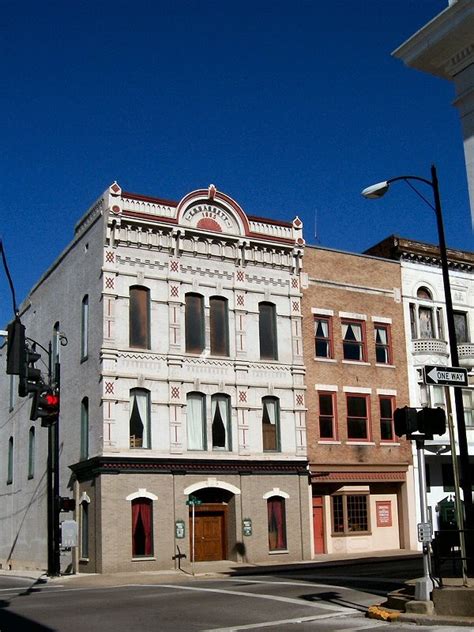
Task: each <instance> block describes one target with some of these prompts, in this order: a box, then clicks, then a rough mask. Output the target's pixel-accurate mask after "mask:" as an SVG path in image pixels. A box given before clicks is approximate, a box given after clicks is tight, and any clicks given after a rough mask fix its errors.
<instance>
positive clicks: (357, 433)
mask: <svg viewBox="0 0 474 632" xmlns="http://www.w3.org/2000/svg"><path fill="white" fill-rule="evenodd" d="M368 426H369V420H368V416H367V397H366V396H365V395H347V438H348V439H362V440H367V439H368V438H369V427H368Z"/></svg>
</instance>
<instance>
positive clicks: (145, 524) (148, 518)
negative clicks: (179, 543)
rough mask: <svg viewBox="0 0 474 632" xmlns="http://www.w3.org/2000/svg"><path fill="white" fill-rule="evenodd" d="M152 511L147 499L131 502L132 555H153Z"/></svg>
mask: <svg viewBox="0 0 474 632" xmlns="http://www.w3.org/2000/svg"><path fill="white" fill-rule="evenodd" d="M152 517H153V509H152V501H151V500H150V499H149V498H136V499H135V500H132V555H133V557H151V556H152V555H153V520H152Z"/></svg>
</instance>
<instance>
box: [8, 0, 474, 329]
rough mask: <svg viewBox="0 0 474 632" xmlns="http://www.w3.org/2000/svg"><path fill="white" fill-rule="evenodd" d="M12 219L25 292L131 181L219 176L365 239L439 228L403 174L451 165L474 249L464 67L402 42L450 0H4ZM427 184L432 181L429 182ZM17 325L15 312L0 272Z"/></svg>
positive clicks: (168, 187) (461, 237)
mask: <svg viewBox="0 0 474 632" xmlns="http://www.w3.org/2000/svg"><path fill="white" fill-rule="evenodd" d="M0 6H1V9H2V11H1V16H0V51H1V57H2V60H3V69H2V88H3V89H2V91H1V94H0V121H1V126H2V132H1V136H2V145H3V148H2V153H1V158H0V161H1V163H0V168H1V177H0V199H1V217H2V222H1V225H0V231H1V235H2V238H3V241H4V245H5V249H6V253H7V256H8V261H9V265H10V270H11V273H12V276H13V279H14V283H15V287H16V292H17V300H18V302H20V301H21V300H22V299H23V298H24V297H25V296H26V294H27V292H28V290H29V289H30V287H31V286H32V285H33V284H34V282H35V281H36V280H37V279H38V278H39V276H40V275H41V273H42V272H43V271H44V270H45V269H46V268H47V267H48V266H49V265H50V264H51V263H52V262H53V261H54V259H55V258H56V256H57V255H58V254H59V252H60V251H61V250H62V249H63V248H64V247H65V245H66V244H67V243H68V242H69V241H70V239H71V238H72V236H73V229H74V224H75V222H76V221H77V220H78V218H79V217H80V216H81V215H82V214H83V212H84V211H85V210H86V209H87V208H88V206H89V205H90V204H91V203H92V202H93V201H94V200H95V199H96V198H97V197H98V196H99V195H100V194H101V193H102V191H104V190H105V189H106V188H107V186H108V185H109V184H111V183H112V182H113V181H114V180H117V181H118V182H119V184H120V185H121V186H122V187H123V188H124V189H125V190H128V191H133V192H137V193H142V194H146V195H152V196H153V195H154V196H157V197H163V198H167V199H172V200H179V199H180V198H181V197H183V196H184V195H185V194H186V193H188V192H189V191H191V190H193V189H197V188H201V187H207V186H208V185H209V184H210V183H214V184H215V185H216V186H217V188H218V189H219V190H221V191H224V192H225V193H227V194H228V195H230V196H231V197H233V198H234V199H235V200H236V201H237V202H238V203H239V204H240V205H241V206H242V207H243V208H244V210H245V211H246V212H247V213H248V214H250V215H263V216H268V217H273V218H276V219H285V220H291V219H293V217H294V216H296V215H299V216H300V218H301V219H302V220H303V222H304V225H305V230H304V234H305V238H306V241H307V242H308V243H315V223H316V222H315V217H317V241H318V243H319V244H320V245H322V246H327V247H330V248H338V249H342V250H348V251H353V252H362V251H363V250H365V249H366V248H368V247H369V246H371V245H373V244H375V243H376V242H378V241H380V240H381V239H383V238H384V237H386V236H387V235H389V234H392V233H396V234H399V235H402V236H405V237H411V238H414V239H420V240H424V241H429V242H436V241H437V233H436V223H435V218H434V213H433V212H432V211H431V210H430V209H429V207H427V206H426V205H425V204H424V203H423V202H422V201H421V200H419V199H418V198H417V196H416V195H415V194H414V193H413V192H411V191H410V189H409V188H408V187H406V185H404V184H403V183H400V184H398V185H397V186H395V185H394V187H393V189H391V191H390V195H387V196H386V197H385V198H384V199H383V200H380V201H367V200H364V199H363V198H362V197H361V196H360V191H361V189H362V188H364V187H365V186H367V185H369V184H372V183H374V182H377V181H379V180H383V179H386V178H389V177H393V176H396V175H401V174H407V173H410V174H415V175H421V176H425V177H429V169H430V165H431V163H432V162H434V163H436V165H437V167H438V175H439V180H440V188H441V197H442V202H443V210H444V219H445V225H446V226H445V227H446V236H447V242H448V245H450V246H451V247H456V248H461V249H468V250H472V247H473V235H472V230H471V221H470V211H469V201H468V196H467V184H466V170H465V164H464V157H463V147H462V136H461V127H460V122H459V117H458V113H457V111H456V109H455V108H454V107H453V106H452V105H451V103H452V101H453V99H454V88H453V86H452V85H451V84H450V83H449V82H446V81H443V80H441V79H437V78H435V77H431V76H429V75H426V74H424V73H420V72H417V71H414V70H411V69H408V68H406V67H405V66H404V65H403V63H402V62H400V61H398V60H396V59H394V58H392V57H391V56H390V53H391V52H392V51H393V50H394V49H395V48H396V47H397V46H398V45H400V44H401V43H402V42H403V41H404V40H405V39H407V38H408V37H409V36H410V35H412V34H413V33H414V32H415V31H416V30H418V29H419V28H420V27H421V26H423V25H424V24H425V23H426V22H427V21H428V20H430V19H431V18H433V17H434V16H435V15H436V14H437V13H439V12H440V11H441V10H443V9H444V8H445V7H446V6H447V0H357V1H356V0H331V1H326V2H322V1H321V2H320V1H317V0H313V1H311V2H310V1H304V0H292V1H291V2H290V1H289V0H287V1H285V2H282V1H280V0H273V1H267V0H253V2H250V1H248V0H239V2H227V1H226V0H220V1H219V2H218V1H215V0H208V1H206V0H201V1H199V2H198V1H184V0H173V2H171V1H161V0H155V1H146V0H135V1H133V2H132V1H131V0H127V1H124V0H114V2H109V1H108V0H102V1H101V0H95V1H93V0H87V1H84V0H76V1H75V2H67V1H64V0H61V1H51V0H43V1H42V2H36V1H33V0H26V1H25V2H18V1H17V0H3V1H2V2H1V3H0ZM426 193H427V195H431V193H430V191H429V190H428V191H427V192H426ZM0 296H1V304H0V326H3V324H5V323H6V322H7V321H8V320H10V317H11V315H12V308H11V299H10V292H9V288H8V284H7V282H6V279H5V275H4V274H3V271H2V273H1V274H0Z"/></svg>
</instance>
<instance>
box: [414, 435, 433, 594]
mask: <svg viewBox="0 0 474 632" xmlns="http://www.w3.org/2000/svg"><path fill="white" fill-rule="evenodd" d="M416 455H417V458H418V481H419V485H420V510H421V522H422V523H423V524H426V523H427V522H428V515H427V514H428V512H427V510H426V507H427V504H428V503H427V499H426V474H425V442H424V440H423V439H417V440H416ZM432 591H433V581H432V579H431V576H430V551H429V542H425V541H423V577H420V578H419V579H417V580H416V582H415V599H416V600H418V601H430V600H431V592H432Z"/></svg>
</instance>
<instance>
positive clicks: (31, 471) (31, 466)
mask: <svg viewBox="0 0 474 632" xmlns="http://www.w3.org/2000/svg"><path fill="white" fill-rule="evenodd" d="M35 441H36V438H35V428H34V426H31V428H30V431H29V433H28V478H34V476H35Z"/></svg>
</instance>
